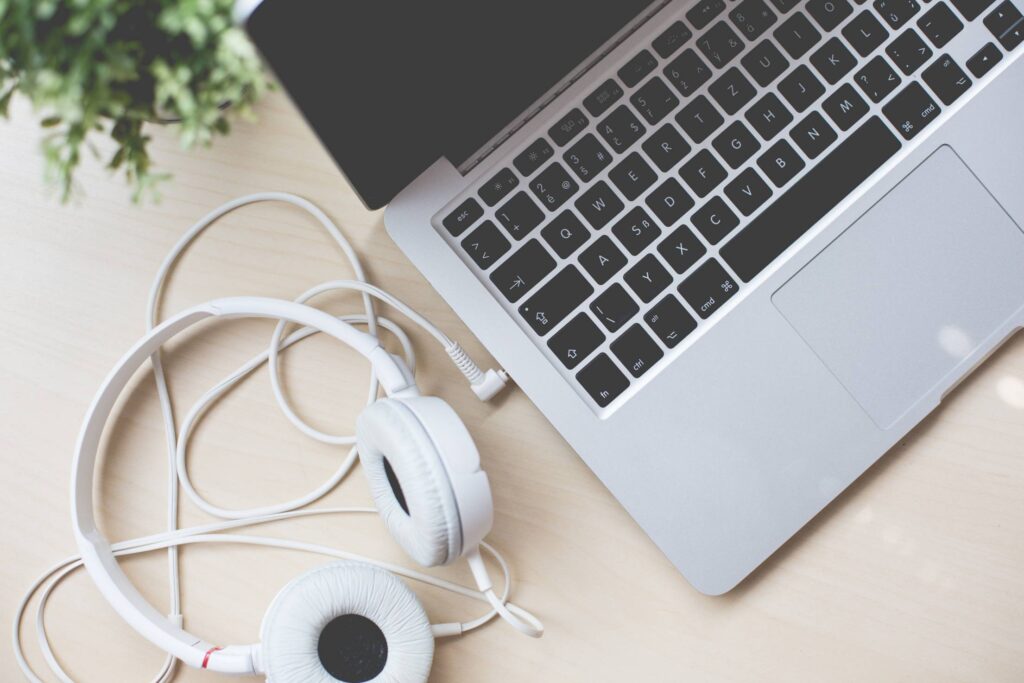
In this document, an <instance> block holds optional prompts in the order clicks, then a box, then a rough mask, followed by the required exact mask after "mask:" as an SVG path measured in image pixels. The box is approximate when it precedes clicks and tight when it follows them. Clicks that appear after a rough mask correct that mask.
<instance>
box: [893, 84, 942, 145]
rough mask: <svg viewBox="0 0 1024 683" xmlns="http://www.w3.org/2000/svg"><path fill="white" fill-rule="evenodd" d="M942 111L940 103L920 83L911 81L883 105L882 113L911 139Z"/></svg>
mask: <svg viewBox="0 0 1024 683" xmlns="http://www.w3.org/2000/svg"><path fill="white" fill-rule="evenodd" d="M940 111H941V110H940V109H939V105H937V104H936V103H935V100H933V99H932V98H931V96H930V95H929V94H928V93H926V92H925V91H924V88H922V87H921V84H920V83H911V84H910V85H908V86H907V87H906V88H904V89H903V90H902V91H901V92H900V94H899V95H897V96H896V97H894V98H892V100H891V101H890V102H889V104H887V105H885V106H884V107H882V113H883V114H885V116H886V118H888V119H889V122H890V123H892V125H894V126H895V127H896V130H898V131H899V132H900V135H902V136H903V138H904V139H905V140H910V139H911V138H913V137H914V136H915V135H917V134H918V133H920V132H921V131H922V130H924V128H925V126H927V125H928V124H929V123H931V122H932V121H934V120H935V118H936V117H937V116H938V115H939V112H940Z"/></svg>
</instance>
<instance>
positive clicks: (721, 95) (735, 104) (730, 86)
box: [708, 67, 756, 114]
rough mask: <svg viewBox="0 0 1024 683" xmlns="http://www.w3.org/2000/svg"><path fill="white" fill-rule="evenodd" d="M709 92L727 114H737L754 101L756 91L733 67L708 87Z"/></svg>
mask: <svg viewBox="0 0 1024 683" xmlns="http://www.w3.org/2000/svg"><path fill="white" fill-rule="evenodd" d="M708 92H710V93H711V96H712V97H714V98H715V101H716V102H718V104H719V106H721V107H722V109H724V110H725V113H726V114H735V113H736V112H738V111H739V110H740V109H742V108H743V107H744V105H746V104H747V102H749V101H750V100H751V99H753V97H754V94H755V92H756V91H755V90H754V86H753V85H751V84H750V81H748V80H747V77H746V76H744V75H743V73H742V72H741V71H740V70H739V69H737V68H736V67H732V68H731V69H729V70H728V71H726V72H725V73H724V74H722V75H721V76H720V77H719V78H718V80H717V81H715V82H714V83H712V84H711V85H710V86H709V87H708Z"/></svg>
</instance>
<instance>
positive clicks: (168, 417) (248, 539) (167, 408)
mask: <svg viewBox="0 0 1024 683" xmlns="http://www.w3.org/2000/svg"><path fill="white" fill-rule="evenodd" d="M258 202H283V203H286V204H290V205H292V206H295V207H298V208H300V209H302V210H304V211H306V212H307V213H309V214H310V215H312V216H313V217H314V218H316V219H317V221H318V222H319V223H320V224H321V225H322V226H323V228H324V229H325V230H326V231H327V233H328V234H329V235H330V236H331V238H332V239H333V240H334V242H335V243H336V244H337V245H338V247H339V248H340V249H341V251H342V253H343V254H344V255H345V257H346V259H347V260H348V262H349V263H350V264H351V266H352V270H353V273H354V279H345V280H334V281H330V282H325V283H323V284H320V285H317V286H316V287H313V288H311V289H309V290H308V291H306V292H304V293H303V294H302V295H301V296H299V297H298V298H297V299H296V301H297V302H298V303H306V302H308V301H309V300H310V299H312V298H314V297H316V296H319V295H322V294H324V293H327V292H332V291H339V290H348V291H356V292H359V293H360V294H361V298H362V301H363V307H364V311H363V313H359V314H350V315H344V316H339V318H340V319H341V320H342V321H344V322H347V323H350V324H353V325H365V327H366V329H367V331H368V332H369V333H370V334H371V335H374V336H376V335H378V333H379V329H380V328H383V329H385V330H387V331H388V332H390V333H391V334H392V335H394V337H395V338H396V339H397V341H398V343H399V345H400V346H401V350H402V355H403V356H404V358H405V362H406V364H407V365H408V367H409V369H410V370H412V371H415V361H416V359H415V353H414V352H413V348H412V344H411V342H410V340H409V337H408V335H407V334H406V333H405V331H404V330H403V329H402V328H401V327H400V326H399V325H398V324H397V323H395V322H393V321H391V320H389V319H387V318H384V317H379V316H378V315H377V314H376V311H375V309H374V305H373V300H374V299H379V300H381V301H383V302H385V303H387V304H388V305H389V306H391V307H392V308H394V309H395V310H397V311H399V312H400V313H402V314H403V315H405V316H406V317H408V318H409V320H411V321H412V322H413V323H415V324H416V325H418V326H419V327H421V328H423V329H424V330H425V331H426V332H427V333H428V334H429V335H430V336H431V337H433V338H434V339H435V340H436V341H437V342H438V343H439V344H441V346H442V347H443V348H444V349H445V351H446V353H447V354H448V356H449V357H450V358H451V360H452V362H453V363H454V364H455V365H456V367H457V368H458V369H459V370H460V372H462V374H463V375H464V376H465V377H466V379H467V380H468V381H469V383H470V387H471V388H472V389H473V391H474V392H475V393H476V394H477V396H479V397H480V398H482V399H484V400H486V399H488V398H490V397H491V396H493V395H494V394H496V393H497V392H498V391H499V390H500V389H501V388H502V387H503V386H504V384H505V381H506V379H507V378H506V377H505V376H504V374H503V373H501V372H500V371H495V370H487V371H483V370H481V369H480V368H479V367H478V366H477V365H476V364H475V363H474V362H473V361H472V360H471V359H470V358H469V356H468V355H466V353H465V352H464V351H463V350H462V348H461V347H460V346H459V345H458V343H456V342H455V341H453V340H451V339H450V338H448V336H447V335H445V334H444V332H442V331H441V330H440V329H438V328H437V327H436V326H434V325H433V324H432V323H431V322H430V321H429V320H427V319H426V318H424V317H423V316H421V315H420V314H418V313H417V312H416V311H414V310H413V309H411V308H410V307H409V306H407V305H406V304H404V303H403V302H401V301H399V300H398V299H396V298H394V297H393V296H391V295H390V294H388V293H386V292H384V291H382V290H380V289H379V288H377V287H375V286H373V285H372V284H370V283H369V282H368V281H367V278H366V274H365V271H364V270H363V267H362V264H361V262H360V261H359V257H358V255H357V254H356V252H355V250H354V249H353V248H352V245H351V244H350V243H349V241H348V239H347V238H346V237H345V236H344V234H342V232H341V231H340V230H339V229H338V227H337V226H336V225H335V224H334V222H333V221H332V220H331V219H330V218H329V217H328V216H327V215H326V214H325V213H324V212H323V211H322V210H321V209H320V208H319V207H317V206H316V205H315V204H313V203H311V202H309V201H308V200H306V199H303V198H302V197H298V196H296V195H292V194H287V193H280V192H267V193H258V194H251V195H247V196H244V197H240V198H238V199H235V200H232V201H230V202H228V203H226V204H224V205H222V206H220V207H218V208H217V209H214V210H213V211H211V212H210V213H208V214H206V215H205V216H203V217H202V218H201V219H200V220H199V221H198V222H196V223H195V224H194V225H193V226H192V227H191V228H190V229H189V230H188V231H187V232H186V233H185V234H184V235H183V236H182V237H181V239H180V240H179V241H178V242H177V243H176V244H175V245H174V246H173V247H172V248H171V250H170V252H169V253H168V255H167V257H166V258H165V259H164V261H163V262H162V264H161V265H160V268H159V270H158V271H157V274H156V277H155V279H154V281H153V284H152V287H151V289H150V292H149V297H148V302H147V315H146V325H147V329H152V328H153V327H155V326H156V325H157V324H159V322H160V318H159V308H160V299H161V295H162V293H163V290H164V285H165V282H166V279H167V277H168V275H169V274H170V272H171V271H172V270H173V268H174V265H175V264H176V263H177V261H178V259H179V258H180V257H181V255H182V253H183V252H184V251H185V249H186V248H187V247H188V246H189V245H190V244H191V243H192V242H193V241H195V239H196V238H197V237H198V236H199V235H200V234H202V233H203V231H205V230H206V229H207V228H208V227H210V226H211V225H213V224H214V223H215V222H216V221H217V220H219V219H220V218H222V217H223V216H225V215H227V214H229V213H231V212H232V211H235V210H236V209H239V208H241V207H243V206H247V205H250V204H255V203H258ZM286 327H287V324H286V323H285V322H284V321H280V322H279V324H278V325H277V327H276V328H275V330H274V333H273V336H272V338H271V342H270V344H269V346H268V348H267V350H265V351H264V352H262V353H261V354H259V355H257V356H255V357H253V358H251V359H250V360H249V361H248V362H246V363H245V364H243V365H242V366H240V367H239V368H238V369H237V370H235V371H234V372H233V373H231V374H230V375H228V376H227V377H225V378H224V379H223V380H221V381H220V382H218V383H217V384H216V385H214V386H213V387H212V388H211V389H209V390H208V391H207V392H205V393H204V394H203V395H202V396H201V397H200V398H199V400H198V401H196V403H195V404H194V405H193V406H192V408H191V409H190V410H189V411H188V412H187V413H186V415H185V418H184V419H183V420H182V423H181V427H180V429H179V428H177V427H176V421H175V416H174V410H173V407H172V403H171V396H170V391H169V389H168V385H167V377H166V374H165V372H164V368H163V363H162V358H161V353H160V351H157V352H155V353H154V354H153V355H152V356H151V365H152V368H153V377H154V380H155V382H156V389H157V397H158V401H159V405H160V411H161V415H162V418H163V422H164V431H165V434H166V450H167V479H168V488H167V500H168V506H167V522H166V523H167V531H166V532H163V533H158V534H154V535H150V536H145V537H142V538H136V539H132V540H129V541H123V542H120V543H116V544H114V545H113V550H114V553H115V555H117V556H119V557H120V556H125V555H134V554H139V553H146V552H153V551H158V550H166V551H167V559H168V585H169V598H170V599H169V605H170V613H169V615H170V617H171V619H172V620H174V621H175V622H176V623H178V624H179V625H180V624H181V622H182V620H183V616H182V613H181V583H180V574H179V564H180V558H179V553H178V549H179V548H180V547H181V546H183V545H190V544H200V543H231V544H245V545H258V546H265V547H274V548H282V549H288V550H296V551H302V552H310V553H317V554H321V555H325V556H329V557H335V558H339V559H355V560H359V561H362V562H367V563H369V564H373V565H376V566H379V567H383V568H384V569H387V570H389V571H391V572H394V573H396V574H399V575H401V576H404V577H406V578H408V579H412V580H416V581H419V582H422V583H425V584H428V585H432V586H435V587H438V588H442V589H444V590H447V591H450V592H453V593H456V594H459V595H463V596H466V597H470V598H473V599H476V600H478V601H481V602H484V603H486V604H488V605H489V606H490V609H489V611H487V612H485V613H484V614H482V615H481V616H479V617H477V618H475V619H472V620H470V621H466V622H459V623H453V624H435V625H434V626H433V630H434V634H435V635H436V636H438V637H441V636H449V635H457V634H461V633H465V632H467V631H470V630H473V629H475V628H478V627H480V626H482V625H483V624H485V623H487V622H489V621H491V620H492V619H493V618H494V617H495V616H500V617H501V618H503V619H505V620H506V621H508V622H509V623H511V624H512V625H513V626H515V627H516V628H517V629H519V630H520V631H523V632H524V633H528V634H530V635H538V634H539V633H540V631H541V630H542V628H543V627H542V626H541V625H540V623H539V622H538V621H537V620H536V618H535V617H533V616H532V615H531V614H529V613H528V612H526V611H525V610H522V609H521V608H519V607H517V606H515V605H513V604H511V603H508V602H507V600H508V594H509V590H510V587H511V577H510V574H509V569H508V564H507V563H506V561H505V560H504V558H503V557H502V556H501V555H500V554H499V553H498V552H497V551H496V550H495V549H494V548H493V547H492V546H490V545H488V544H487V543H483V544H482V547H483V549H484V550H486V551H487V552H488V553H489V554H490V555H491V556H492V557H493V558H494V559H495V561H496V562H497V564H498V565H499V566H500V568H501V571H502V573H503V575H504V582H503V587H502V591H501V594H500V595H498V594H496V593H495V591H493V590H485V591H483V592H481V591H478V590H475V589H472V588H469V587H466V586H462V585H460V584H456V583H453V582H450V581H445V580H443V579H439V578H436V577H433V576H430V575H428V574H425V573H423V572H419V571H415V570H411V569H407V568H404V567H401V566H398V565H393V564H390V563H384V562H380V561H377V560H373V559H370V558H366V557H362V556H359V555H356V554H353V553H349V552H346V551H342V550H338V549H335V548H330V547H326V546H322V545H316V544H312V543H304V542H299V541H292V540H286V539H277V538H269V537H262V536H248V535H238V534H228V533H224V532H227V531H231V530H234V529H238V528H241V527H246V526H256V525H262V524H266V523H269V522H273V521H278V520H283V519H291V518H297V517H307V516H314V515H329V514H346V513H347V514H355V513H372V512H376V510H375V509H374V508H369V507H341V508H325V509H316V510H303V509H302V508H305V507H306V506H308V505H310V504H312V503H315V502H316V501H318V500H320V499H321V498H323V497H324V496H325V495H326V494H327V493H329V492H330V491H332V490H333V489H334V488H335V487H337V485H338V484H339V483H340V482H341V481H342V480H343V479H344V478H345V476H346V475H347V474H348V473H349V471H351V469H352V466H353V465H354V464H355V461H356V458H357V453H356V448H355V441H356V439H355V436H352V435H332V434H327V433H324V432H322V431H320V430H317V429H315V428H313V427H312V426H310V425H309V424H308V423H307V422H305V421H304V420H303V419H302V418H301V417H300V416H299V415H298V414H297V413H296V411H295V410H294V409H293V408H292V405H291V403H290V402H289V400H288V398H287V397H286V395H285V393H284V391H283V389H282V387H281V378H280V362H279V357H280V353H281V352H282V351H284V350H285V349H287V348H288V347H290V346H292V345H293V344H295V343H297V342H299V341H302V340H303V339H305V338H307V337H309V336H311V335H313V334H316V333H317V332H318V330H314V329H311V328H301V329H298V330H296V331H294V332H292V333H291V334H289V335H288V336H285V330H286ZM264 363H266V364H267V365H268V368H269V371H270V380H271V390H272V392H273V395H274V398H275V400H276V402H277V405H278V406H279V408H280V409H281V411H282V412H283V413H284V415H285V416H286V418H287V419H288V420H289V421H290V422H291V423H292V424H293V425H294V426H295V427H296V428H297V429H298V430H299V431H301V432H302V433H303V434H306V435H307V436H309V437H310V438H312V439H316V440H317V441H320V442H323V443H326V444H330V445H340V446H351V448H350V449H349V451H348V453H347V455H346V456H345V457H344V458H343V459H342V461H341V463H340V464H339V465H338V467H337V469H336V470H335V471H334V472H333V474H332V475H331V476H330V477H329V478H328V479H327V480H326V481H324V482H323V483H322V484H321V485H319V486H317V487H316V488H315V489H313V490H312V491H310V492H309V493H307V494H305V495H303V496H300V497H298V498H295V499H293V500H289V501H284V502H279V503H274V504H270V505H266V506H262V507H255V508H249V509H241V510H234V509H228V508H224V507H221V506H219V505H216V504H214V503H211V502H210V501H208V500H207V499H206V498H204V497H203V496H202V495H201V494H200V493H199V492H198V491H197V490H196V489H195V487H194V486H193V484H192V481H191V478H190V477H189V473H188V458H187V452H188V444H189V440H190V438H191V435H192V432H193V430H194V428H195V426H196V425H197V424H198V422H199V420H200V419H202V417H203V415H204V414H205V412H206V411H207V409H208V408H209V407H210V406H211V405H212V404H213V403H214V402H216V401H217V400H218V399H219V398H220V397H222V396H224V395H225V394H226V393H227V392H229V391H230V390H231V389H232V388H234V387H235V386H236V385H237V384H238V383H239V382H240V381H242V380H243V379H244V378H245V377H247V376H249V375H250V374H251V373H252V372H254V371H255V370H256V369H258V368H259V367H261V366H262V365H263V364H264ZM368 389H369V391H368V393H367V404H369V403H372V402H373V401H374V400H376V398H377V396H378V391H379V385H378V381H377V378H376V377H375V376H374V375H373V373H372V372H371V374H370V379H369V387H368ZM179 491H183V492H184V493H185V496H186V497H187V498H188V499H189V500H190V501H191V502H192V503H194V504H195V505H196V506H197V507H198V508H199V509H200V510H202V511H203V512H206V513H207V514H209V515H211V516H213V517H217V518H220V519H222V520H225V521H222V522H216V523H212V524H207V525H202V526H197V527H191V528H185V529H179V528H178V517H179V503H180V501H179ZM81 566H82V562H81V560H80V558H78V557H77V556H73V557H69V558H66V559H65V560H62V561H61V562H59V563H57V564H56V565H54V566H53V567H51V568H50V569H48V570H47V571H46V572H44V573H43V574H42V575H41V576H40V577H39V578H38V579H37V580H36V581H35V582H34V583H33V584H32V586H31V587H30V589H29V591H28V592H27V593H26V594H25V595H24V597H23V599H22V600H21V602H20V603H19V605H18V609H17V611H16V614H15V616H14V624H13V648H14V652H15V657H16V659H17V662H18V665H19V666H20V668H21V670H22V672H23V673H24V675H25V677H26V678H27V679H28V680H30V681H38V682H39V683H42V679H40V678H39V677H38V676H37V675H36V674H35V673H34V672H33V670H32V668H31V667H30V666H29V664H28V661H27V659H26V657H25V654H24V650H23V646H22V642H21V624H22V621H23V618H24V615H25V612H26V610H27V609H28V605H29V603H30V602H31V599H32V597H33V596H34V595H35V594H36V593H37V592H39V591H40V590H41V592H40V593H39V604H38V606H37V611H36V619H35V626H36V637H37V640H38V642H39V647H40V650H41V652H42V655H43V658H44V660H45V661H46V664H47V666H48V667H49V669H50V670H51V672H52V673H53V674H54V676H56V677H57V678H58V679H59V680H61V681H64V682H67V683H70V682H71V681H72V679H71V678H70V677H69V676H68V674H67V673H66V672H65V671H64V670H63V669H62V667H61V666H60V664H59V663H58V662H57V658H56V656H55V654H54V652H53V649H52V646H51V644H50V641H49V638H48V635H47V632H46V623H45V608H46V603H47V601H48V599H49V597H50V596H51V595H52V593H53V591H54V589H55V588H56V587H57V586H58V585H59V584H60V583H61V582H62V581H63V580H64V579H65V578H67V577H68V576H69V575H70V574H71V573H72V572H74V571H75V570H77V569H78V568H80V567H81ZM176 662H177V660H176V659H175V658H174V657H172V656H170V655H168V656H167V658H166V659H165V660H164V663H163V666H162V667H161V669H160V671H159V672H158V673H157V675H156V676H155V677H154V678H153V679H152V681H153V683H166V681H168V680H169V679H170V678H171V676H172V675H173V673H174V670H175V665H176Z"/></svg>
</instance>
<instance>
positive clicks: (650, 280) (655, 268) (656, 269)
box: [623, 254, 672, 303]
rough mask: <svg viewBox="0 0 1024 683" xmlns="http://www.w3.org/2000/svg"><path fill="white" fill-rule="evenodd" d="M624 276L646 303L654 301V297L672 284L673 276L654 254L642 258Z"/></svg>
mask: <svg viewBox="0 0 1024 683" xmlns="http://www.w3.org/2000/svg"><path fill="white" fill-rule="evenodd" d="M623 278H624V279H625V280H626V284H627V285H629V286H630V287H631V288H632V290H633V291H634V292H636V295H637V296H638V297H640V300H641V301H643V302H644V303H650V302H651V301H653V300H654V297H656V296H658V295H659V294H661V292H662V291H663V290H664V289H665V288H666V287H668V286H669V285H670V284H672V276H671V275H669V272H668V271H667V270H665V266H663V265H661V261H659V260H658V257H657V256H655V255H654V254H648V255H647V256H644V257H643V258H642V259H640V260H639V261H638V262H637V264H636V265H635V266H633V267H632V268H630V269H629V270H627V271H626V274H625V275H624V276H623Z"/></svg>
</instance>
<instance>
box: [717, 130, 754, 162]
mask: <svg viewBox="0 0 1024 683" xmlns="http://www.w3.org/2000/svg"><path fill="white" fill-rule="evenodd" d="M711 144H712V145H714V148H715V149H716V150H718V154H719V155H721V157H722V158H723V159H725V163H727V164H729V166H731V167H732V168H739V167H740V166H742V165H743V164H744V163H745V162H746V161H747V159H749V158H750V157H751V156H752V155H753V154H754V152H756V151H757V150H759V149H761V143H759V142H758V141H757V138H755V137H754V134H753V133H751V132H750V129H749V128H747V127H746V126H744V125H743V124H742V123H741V122H739V121H734V122H733V123H732V124H731V125H729V127H728V128H726V129H725V130H723V131H722V132H721V134H720V135H719V136H718V137H716V138H715V139H714V141H713V142H712V143H711Z"/></svg>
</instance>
